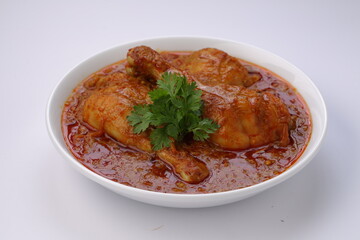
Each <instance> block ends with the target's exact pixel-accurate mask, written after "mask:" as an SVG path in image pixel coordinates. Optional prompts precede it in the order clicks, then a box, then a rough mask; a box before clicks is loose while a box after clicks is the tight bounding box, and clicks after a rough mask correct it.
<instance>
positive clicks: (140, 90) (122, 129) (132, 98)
mask: <svg viewBox="0 0 360 240" xmlns="http://www.w3.org/2000/svg"><path fill="white" fill-rule="evenodd" d="M148 91H149V88H148V87H147V86H146V85H142V84H139V83H137V82H136V79H133V81H124V82H122V83H117V84H116V85H114V86H110V87H107V88H103V89H101V90H99V91H98V92H95V93H94V94H93V95H91V96H90V97H89V98H88V99H87V101H86V102H85V105H84V110H83V119H84V121H85V122H86V123H88V124H89V125H91V126H92V127H94V128H95V129H97V130H99V131H104V132H105V133H107V134H108V135H109V136H111V137H113V138H114V139H116V140H117V141H119V142H121V143H123V144H125V145H127V146H130V147H135V148H137V149H140V150H142V151H145V152H148V153H154V152H153V150H152V147H151V143H150V140H149V136H148V133H147V132H143V133H141V134H135V133H133V127H132V126H131V125H129V123H128V120H127V116H128V115H129V114H130V113H131V111H132V110H133V107H134V105H137V104H147V103H150V99H149V98H148V94H147V93H148ZM155 154H157V155H158V156H159V157H160V159H161V160H162V161H164V162H166V163H167V164H169V165H170V166H171V167H172V168H173V171H174V173H175V174H176V175H177V176H178V177H179V178H180V179H182V180H184V181H186V182H189V183H199V182H201V181H203V180H204V179H205V178H206V177H207V176H208V175H209V170H208V168H207V167H206V164H205V163H203V162H202V161H200V160H199V159H196V158H194V157H192V156H191V155H190V154H189V153H188V152H186V151H184V150H182V149H177V148H175V146H172V147H171V148H167V149H162V150H160V151H157V152H155Z"/></svg>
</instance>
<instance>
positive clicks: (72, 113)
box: [62, 52, 311, 193]
mask: <svg viewBox="0 0 360 240" xmlns="http://www.w3.org/2000/svg"><path fill="white" fill-rule="evenodd" d="M184 54H190V52H162V53H161V55H162V56H163V57H164V58H165V59H167V60H168V61H169V62H171V61H173V60H175V59H176V58H177V57H178V56H179V55H184ZM239 61H240V62H241V63H242V64H243V65H244V66H245V67H246V68H247V69H248V70H249V72H250V73H253V74H259V75H260V76H261V79H260V80H259V81H258V82H256V83H255V84H254V85H252V86H251V87H250V88H253V89H258V90H260V91H269V92H271V93H273V94H275V95H276V96H278V97H280V98H281V99H282V100H283V102H284V103H285V104H286V105H287V107H288V109H289V112H290V114H291V117H292V120H293V123H294V125H295V128H294V129H293V130H290V138H291V141H290V144H289V145H288V146H286V147H279V146H277V145H276V144H268V145H265V146H262V147H258V148H251V149H247V150H242V151H229V150H224V149H221V148H220V147H218V146H216V145H215V144H212V143H210V142H195V141H192V142H188V143H186V144H185V148H186V149H187V150H188V151H189V152H190V153H191V154H192V155H193V156H195V157H197V158H199V159H200V160H202V161H203V162H205V163H206V165H207V167H208V168H209V170H210V172H211V173H210V176H209V177H208V178H206V179H205V180H204V181H203V182H201V183H199V184H189V183H186V182H184V181H182V180H180V179H179V178H177V177H176V176H175V175H174V174H173V173H172V170H171V168H170V167H169V166H168V165H167V164H165V163H164V162H162V161H161V160H160V159H159V158H157V157H154V156H153V155H149V154H148V153H144V152H141V151H136V150H134V149H131V148H128V147H126V146H124V145H122V144H121V143H119V142H117V141H116V140H114V139H113V138H111V137H109V136H107V135H106V134H99V133H98V132H96V131H95V130H94V129H92V128H91V127H90V126H88V125H87V124H86V123H85V122H84V121H83V120H82V110H83V104H84V102H85V100H86V99H87V98H88V97H89V96H90V95H91V94H92V93H93V92H94V91H96V90H97V89H96V88H94V86H93V85H92V84H91V82H92V80H94V79H95V78H98V77H101V76H106V75H109V74H112V73H115V72H123V73H125V64H126V61H125V60H122V61H119V62H117V63H114V64H112V65H110V66H107V67H105V68H103V69H101V70H99V71H97V72H95V73H94V74H92V75H90V76H89V77H88V78H86V79H85V80H84V81H82V82H81V83H80V84H79V85H78V86H77V87H76V88H75V89H74V90H73V93H72V94H71V96H70V97H69V99H68V100H67V101H66V103H65V105H64V109H63V115H62V131H63V135H64V139H65V141H66V144H67V146H68V148H69V149H70V151H71V153H72V154H73V155H74V156H75V157H76V158H77V159H78V161H79V162H81V163H82V164H83V165H84V166H85V167H87V168H89V169H90V170H92V171H93V172H95V173H97V174H99V175H101V176H103V177H105V178H108V179H110V180H112V181H115V182H119V183H121V184H125V185H129V186H133V187H136V188H141V189H146V190H150V191H157V192H171V193H212V192H221V191H228V190H234V189H239V188H244V187H248V186H251V185H254V184H257V183H260V182H263V181H266V180H268V179H270V178H273V177H275V176H276V175H279V174H280V173H282V172H283V171H285V170H286V169H287V168H289V167H290V166H291V165H292V164H293V163H294V162H296V160H297V159H298V158H299V156H300V155H301V154H302V152H303V151H304V149H305V147H306V145H307V143H308V141H309V139H310V135H311V119H310V114H309V111H308V109H307V107H306V104H305V103H304V101H303V100H302V98H301V96H300V95H299V94H298V93H297V92H296V90H295V89H294V88H293V87H292V86H290V85H289V83H287V82H286V81H285V80H283V79H282V78H281V77H279V76H277V75H276V74H274V73H272V72H270V71H269V70H266V69H264V68H261V67H259V66H257V65H255V64H252V63H249V62H245V61H243V60H239Z"/></svg>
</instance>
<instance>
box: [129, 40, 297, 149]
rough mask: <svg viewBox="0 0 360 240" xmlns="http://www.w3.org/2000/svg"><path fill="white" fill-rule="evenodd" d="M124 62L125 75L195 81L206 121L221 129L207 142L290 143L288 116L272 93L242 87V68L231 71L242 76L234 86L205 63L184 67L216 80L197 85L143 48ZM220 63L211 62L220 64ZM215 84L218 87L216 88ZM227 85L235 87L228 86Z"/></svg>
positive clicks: (244, 82) (245, 79)
mask: <svg viewBox="0 0 360 240" xmlns="http://www.w3.org/2000/svg"><path fill="white" fill-rule="evenodd" d="M216 51H219V50H216ZM198 52H199V51H198ZM200 52H209V49H207V50H206V49H205V50H200ZM210 52H214V51H213V50H211V51H210ZM196 55H197V52H194V53H193V54H192V55H190V56H189V60H188V61H185V62H192V61H195V62H198V61H197V60H196V59H194V56H196ZM216 56H220V58H221V59H223V58H224V56H223V55H222V54H213V56H212V58H213V59H214V58H216ZM127 59H128V64H129V65H128V68H127V71H128V73H129V74H132V75H134V76H140V77H144V78H145V79H147V80H150V81H154V80H157V79H159V78H160V77H161V74H162V73H164V72H166V71H171V72H178V73H181V74H183V75H185V76H186V77H187V78H188V80H189V81H196V82H197V84H198V87H199V88H200V89H201V90H203V95H202V98H203V100H204V103H205V104H204V115H205V117H208V118H211V119H213V120H214V121H216V122H217V123H218V124H219V125H220V129H219V130H218V131H217V132H215V133H213V134H211V136H210V140H211V141H212V142H214V143H216V144H218V145H220V146H221V147H223V148H227V149H234V150H235V149H246V148H250V147H257V146H261V145H265V144H268V143H271V142H275V141H279V143H280V145H287V144H288V143H289V133H288V128H289V123H290V114H289V112H288V109H287V107H286V106H285V104H284V103H283V102H282V101H281V100H280V99H279V98H277V97H276V96H274V95H272V94H271V93H260V92H257V91H256V90H251V89H247V88H245V87H243V86H247V85H248V84H250V82H249V80H248V77H249V76H248V75H246V74H245V72H244V69H243V68H244V67H243V66H242V65H241V64H240V65H239V66H238V65H236V66H235V65H233V67H231V69H232V70H231V71H233V72H241V74H240V75H241V76H242V77H240V78H238V80H236V83H237V84H235V82H231V81H230V80H226V79H227V78H225V79H223V78H220V79H219V77H216V76H218V75H219V70H218V69H217V68H216V67H213V66H211V64H210V63H209V62H208V61H206V64H202V63H200V64H199V66H200V67H198V68H196V70H191V67H185V69H186V68H188V69H190V70H189V71H190V72H196V74H195V75H196V76H201V78H204V79H205V78H206V76H215V78H214V79H213V80H202V81H199V80H198V79H197V78H196V77H194V76H193V75H191V74H189V73H188V72H187V71H181V70H179V69H176V68H175V67H173V66H171V65H170V64H169V63H168V62H166V61H165V60H164V59H163V58H162V57H161V55H160V54H159V53H157V52H156V51H154V50H153V49H151V48H149V47H146V46H140V47H135V48H132V49H130V50H129V52H128V57H127ZM221 59H219V60H218V61H216V60H214V62H221ZM229 61H230V60H229ZM230 62H231V61H230ZM188 64H189V65H190V64H191V63H188ZM215 65H216V64H215ZM220 65H221V64H220ZM186 66H188V65H187V64H186ZM236 67H237V68H239V69H236ZM224 69H226V67H225V68H224ZM220 72H221V71H220ZM231 75H232V74H229V76H231ZM216 79H217V80H216ZM216 81H219V83H218V84H216ZM229 82H231V83H232V84H235V85H229ZM209 83H210V84H209ZM226 83H227V84H226Z"/></svg>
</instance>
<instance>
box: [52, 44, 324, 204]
mask: <svg viewBox="0 0 360 240" xmlns="http://www.w3.org/2000/svg"><path fill="white" fill-rule="evenodd" d="M139 45H147V46H150V47H152V48H154V49H161V50H198V49H201V48H205V47H213V48H218V49H221V50H223V51H225V52H228V53H229V54H230V55H232V56H235V57H239V58H242V59H244V60H247V61H250V62H252V63H256V64H258V65H260V66H262V67H265V68H267V69H269V70H271V71H273V72H274V73H276V74H278V75H280V76H281V77H283V78H284V79H286V80H287V81H288V82H290V83H291V84H292V85H293V86H294V87H295V88H296V89H297V90H298V92H300V94H301V95H302V96H303V98H304V99H305V101H306V102H307V104H308V106H309V108H310V112H311V116H312V125H313V130H312V135H311V139H310V142H309V144H308V146H307V148H306V150H305V151H304V153H303V154H302V155H301V157H300V158H299V159H298V160H297V162H296V163H295V164H293V165H292V166H291V167H290V168H289V169H287V170H286V171H285V172H283V173H281V174H280V175H278V176H276V177H274V178H272V179H270V180H267V181H265V182H262V183H259V184H256V185H253V186H250V187H246V188H242V189H238V190H232V191H227V192H220V193H208V194H172V193H160V192H152V191H147V190H142V189H138V188H134V187H129V186H125V185H122V184H119V183H116V182H113V181H111V180H109V179H106V178H104V177H102V176H100V175H98V174H96V173H94V172H92V171H90V170H89V169H87V168H86V167H84V166H83V165H82V164H81V163H80V162H78V161H77V160H76V159H75V158H74V157H73V156H72V154H71V153H70V151H69V150H68V149H67V147H66V145H65V142H64V139H63V135H62V132H61V121H60V120H61V112H62V106H63V104H64V102H65V101H66V99H67V98H68V96H69V95H70V93H71V91H72V90H73V89H74V88H75V86H76V85H77V84H78V83H79V82H80V81H81V80H83V79H84V78H85V77H87V76H89V75H90V74H91V73H93V72H95V71H97V70H99V69H101V68H103V67H105V66H107V65H109V64H112V63H114V62H116V61H119V60H121V59H124V58H125V57H126V53H127V51H128V49H129V48H132V47H135V46H139ZM46 123H47V128H48V131H49V135H50V138H51V140H52V141H53V143H54V145H55V146H56V148H57V149H58V150H59V152H60V153H61V154H62V155H63V156H64V157H65V159H67V160H68V162H69V163H70V164H71V165H72V166H73V167H74V168H76V169H77V170H79V171H80V172H81V173H82V174H83V175H85V176H86V177H88V178H90V179H91V180H93V181H95V182H97V183H99V184H101V185H102V186H104V187H106V188H108V189H110V190H112V191H114V192H116V193H118V194H120V195H123V196H126V197H129V198H132V199H135V200H138V201H141V202H145V203H150V204H154V205H159V206H167V207H178V208H199V207H210V206H217V205H223V204H227V203H231V202H235V201H238V200H241V199H244V198H247V197H250V196H253V195H255V194H257V193H260V192H262V191H264V190H265V189H268V188H270V187H273V186H275V185H276V184H279V183H280V182H282V181H284V180H286V179H288V178H289V177H291V176H293V175H294V174H295V173H297V172H299V171H300V170H301V169H302V168H303V167H305V166H306V165H307V164H308V163H309V162H310V161H311V160H312V159H313V157H314V156H315V155H316V153H317V152H318V150H319V147H320V144H321V142H322V140H323V138H324V134H325V131H326V125H327V114H326V107H325V103H324V100H323V98H322V96H321V94H320V92H319V90H318V89H317V88H316V86H315V85H314V83H313V82H312V81H311V80H310V79H309V77H307V76H306V75H305V74H304V73H303V72H302V71H300V70H299V69H298V68H296V67H295V66H294V65H292V64H291V63H289V62H287V61H286V60H284V59H282V58H281V57H279V56H277V55H275V54H273V53H270V52H268V51H265V50H262V49H260V48H257V47H254V46H251V45H248V44H244V43H239V42H234V41H229V40H224V39H216V38H208V37H159V38H153V39H146V40H140V41H135V42H130V43H125V44H121V45H119V46H116V47H113V48H110V49H107V50H105V51H103V52H100V53H98V54H95V55H94V56H92V57H90V58H88V59H86V60H85V61H83V62H81V63H80V64H79V65H77V66H76V67H74V68H73V69H72V70H71V71H70V72H69V73H68V74H66V75H65V77H64V78H63V79H62V80H61V81H60V82H59V83H58V84H57V86H56V87H55V89H54V91H53V92H52V93H51V95H50V99H49V102H48V105H47V109H46Z"/></svg>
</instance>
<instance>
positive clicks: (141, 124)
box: [127, 72, 220, 151]
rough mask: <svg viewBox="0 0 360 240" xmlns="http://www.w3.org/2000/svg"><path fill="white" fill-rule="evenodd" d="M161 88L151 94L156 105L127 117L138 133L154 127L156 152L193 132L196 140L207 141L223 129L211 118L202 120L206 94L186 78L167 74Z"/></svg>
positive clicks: (159, 83) (133, 112)
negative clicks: (203, 99)
mask: <svg viewBox="0 0 360 240" xmlns="http://www.w3.org/2000/svg"><path fill="white" fill-rule="evenodd" d="M157 86H158V88H157V89H155V90H153V91H151V92H149V96H150V98H151V100H152V101H153V103H152V104H148V105H138V106H134V110H133V111H132V112H131V114H130V115H129V116H128V117H127V119H128V121H129V123H130V125H131V126H133V127H134V130H133V131H134V133H136V134H138V133H141V132H144V131H145V130H147V129H148V128H149V127H150V126H152V127H153V128H154V129H153V130H152V132H151V134H150V140H151V144H152V146H153V149H154V150H155V151H157V150H160V149H162V148H164V147H169V146H170V144H171V142H172V141H181V140H182V139H183V138H184V137H185V136H186V135H187V134H189V133H192V134H193V138H194V140H197V141H204V140H205V139H207V138H209V134H211V133H214V132H215V131H216V130H217V129H218V128H219V127H220V126H219V125H218V124H217V123H215V122H214V121H212V120H211V119H202V117H201V113H202V108H203V101H202V100H201V95H202V91H201V90H199V89H196V87H197V86H196V83H195V82H191V83H188V82H187V79H186V77H185V76H182V75H180V74H177V73H169V72H166V73H164V74H163V75H162V79H160V80H158V81H157Z"/></svg>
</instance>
